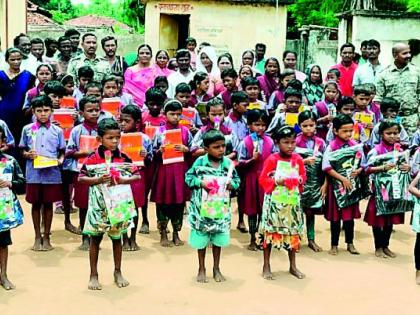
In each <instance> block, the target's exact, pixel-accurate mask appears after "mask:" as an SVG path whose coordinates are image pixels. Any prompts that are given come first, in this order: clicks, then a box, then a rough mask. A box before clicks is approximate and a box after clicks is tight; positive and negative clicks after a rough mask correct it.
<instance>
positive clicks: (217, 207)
mask: <svg viewBox="0 0 420 315" xmlns="http://www.w3.org/2000/svg"><path fill="white" fill-rule="evenodd" d="M203 178H204V179H205V180H207V181H209V182H210V187H211V189H210V191H209V192H207V191H206V190H205V189H202V194H201V209H200V215H201V216H202V217H205V218H210V219H222V218H224V217H226V216H227V215H228V213H229V192H228V191H226V183H227V177H221V176H209V175H207V176H204V177H203Z"/></svg>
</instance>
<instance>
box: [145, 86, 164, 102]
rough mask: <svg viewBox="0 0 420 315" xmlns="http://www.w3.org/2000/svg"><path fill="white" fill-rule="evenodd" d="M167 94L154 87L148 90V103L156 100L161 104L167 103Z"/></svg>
mask: <svg viewBox="0 0 420 315" xmlns="http://www.w3.org/2000/svg"><path fill="white" fill-rule="evenodd" d="M165 100H166V95H165V93H164V92H163V91H162V90H161V89H159V88H156V87H152V88H150V89H148V90H147V91H146V103H149V102H154V103H156V104H158V105H160V106H162V105H163V103H165Z"/></svg>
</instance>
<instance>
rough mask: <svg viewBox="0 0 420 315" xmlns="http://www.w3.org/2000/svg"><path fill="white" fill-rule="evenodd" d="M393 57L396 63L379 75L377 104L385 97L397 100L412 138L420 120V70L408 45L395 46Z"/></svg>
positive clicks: (405, 125)
mask: <svg viewBox="0 0 420 315" xmlns="http://www.w3.org/2000/svg"><path fill="white" fill-rule="evenodd" d="M392 55H393V56H394V63H393V64H391V65H389V66H388V67H386V68H385V69H384V70H383V71H382V72H381V73H380V74H379V75H378V78H377V81H376V97H375V102H377V103H379V104H380V103H381V102H382V99H383V98H384V97H392V98H395V99H396V100H397V101H398V103H400V113H399V116H401V118H402V120H401V123H402V125H403V126H404V128H405V130H406V131H407V133H408V134H409V135H410V136H411V135H412V134H413V133H414V132H415V131H416V129H417V122H418V118H419V105H420V69H419V68H418V67H416V66H415V65H413V64H412V63H411V53H410V47H409V46H408V45H407V44H405V43H397V44H395V45H394V46H393V47H392ZM340 81H341V80H340Z"/></svg>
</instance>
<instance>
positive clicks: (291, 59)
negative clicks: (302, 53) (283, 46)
mask: <svg viewBox="0 0 420 315" xmlns="http://www.w3.org/2000/svg"><path fill="white" fill-rule="evenodd" d="M296 62H297V54H296V52H294V51H291V50H286V51H285V52H284V53H283V65H284V69H292V70H294V71H295V77H296V79H298V80H299V81H300V82H302V83H303V82H304V81H305V79H306V74H304V73H303V72H302V71H299V70H296Z"/></svg>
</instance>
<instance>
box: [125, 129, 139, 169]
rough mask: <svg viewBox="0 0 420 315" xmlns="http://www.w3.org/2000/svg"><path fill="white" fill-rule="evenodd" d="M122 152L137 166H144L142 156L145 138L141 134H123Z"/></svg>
mask: <svg viewBox="0 0 420 315" xmlns="http://www.w3.org/2000/svg"><path fill="white" fill-rule="evenodd" d="M120 146H121V151H122V152H124V153H125V154H127V155H128V157H129V158H130V159H131V160H132V161H133V163H134V164H135V165H138V166H144V158H143V157H142V156H140V151H141V149H142V147H143V137H142V134H141V133H140V132H133V133H123V134H121V141H120Z"/></svg>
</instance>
